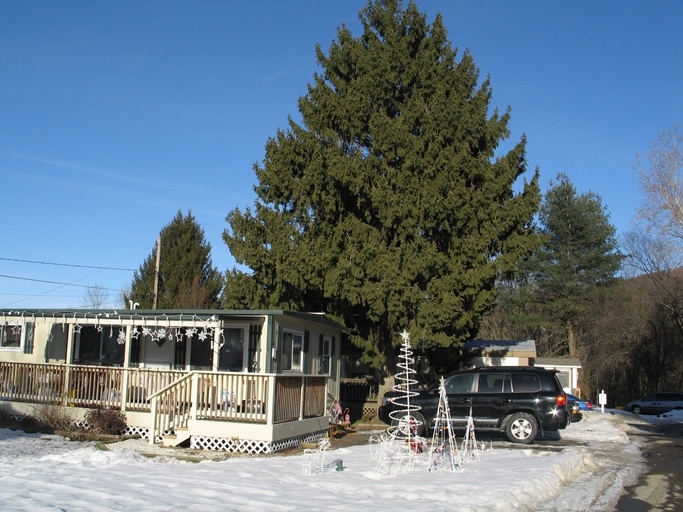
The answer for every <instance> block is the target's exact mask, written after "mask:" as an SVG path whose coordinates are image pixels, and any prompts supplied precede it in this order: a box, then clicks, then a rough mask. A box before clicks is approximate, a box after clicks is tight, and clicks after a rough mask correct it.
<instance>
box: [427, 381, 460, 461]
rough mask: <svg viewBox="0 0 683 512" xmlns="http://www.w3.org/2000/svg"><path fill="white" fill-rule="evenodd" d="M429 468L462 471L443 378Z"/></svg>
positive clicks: (440, 384)
mask: <svg viewBox="0 0 683 512" xmlns="http://www.w3.org/2000/svg"><path fill="white" fill-rule="evenodd" d="M427 468H428V469H427V470H428V471H459V470H461V469H462V467H461V466H460V457H459V455H458V443H457V441H456V438H455V434H454V433H453V424H452V423H451V409H450V407H449V406H448V395H447V393H446V385H445V383H444V380H443V377H441V381H440V383H439V407H438V409H437V411H436V417H435V418H434V433H433V434H432V443H431V445H430V447H429V465H428V467H427Z"/></svg>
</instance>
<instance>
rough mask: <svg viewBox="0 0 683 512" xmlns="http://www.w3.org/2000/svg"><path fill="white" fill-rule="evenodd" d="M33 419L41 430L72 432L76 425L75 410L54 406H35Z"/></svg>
mask: <svg viewBox="0 0 683 512" xmlns="http://www.w3.org/2000/svg"><path fill="white" fill-rule="evenodd" d="M31 417H32V418H33V419H34V420H35V422H36V423H37V425H35V427H36V428H38V429H41V430H48V431H55V430H70V429H72V428H73V424H74V415H73V410H71V409H67V408H66V407H62V406H59V405H54V404H34V405H33V406H32V408H31Z"/></svg>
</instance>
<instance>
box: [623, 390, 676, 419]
mask: <svg viewBox="0 0 683 512" xmlns="http://www.w3.org/2000/svg"><path fill="white" fill-rule="evenodd" d="M674 409H678V410H681V409H683V393H679V392H659V393H650V394H649V395H647V396H644V397H643V398H640V399H638V400H634V401H633V402H629V404H628V405H627V406H626V410H628V411H631V412H634V413H636V414H662V413H665V412H669V411H672V410H674Z"/></svg>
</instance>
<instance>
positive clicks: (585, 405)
mask: <svg viewBox="0 0 683 512" xmlns="http://www.w3.org/2000/svg"><path fill="white" fill-rule="evenodd" d="M567 400H568V401H569V400H571V401H572V402H576V403H577V404H579V409H581V410H582V411H592V410H593V402H591V401H590V400H581V399H580V398H578V397H576V396H574V395H570V394H569V393H567Z"/></svg>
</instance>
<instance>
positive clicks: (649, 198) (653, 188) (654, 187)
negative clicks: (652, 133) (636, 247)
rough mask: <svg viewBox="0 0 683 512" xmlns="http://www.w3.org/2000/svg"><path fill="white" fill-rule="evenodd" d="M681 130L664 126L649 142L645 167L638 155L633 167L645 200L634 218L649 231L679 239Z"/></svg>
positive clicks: (682, 223) (682, 222)
mask: <svg viewBox="0 0 683 512" xmlns="http://www.w3.org/2000/svg"><path fill="white" fill-rule="evenodd" d="M682 144H683V134H682V133H680V132H679V126H678V125H676V126H675V127H674V128H672V129H669V130H665V131H663V132H662V133H660V134H659V137H658V138H657V139H656V140H654V141H652V142H651V143H650V152H649V153H648V154H647V162H648V164H649V165H648V166H647V167H646V166H645V165H644V163H643V162H642V160H641V157H640V155H637V156H636V163H635V165H634V168H635V170H636V171H638V174H639V178H640V188H641V190H642V191H643V193H644V194H645V201H644V202H643V205H642V206H641V207H640V208H639V209H638V213H637V219H638V220H639V221H640V223H641V224H642V225H643V227H644V229H645V230H646V231H648V232H650V233H653V234H656V235H659V236H664V237H673V238H675V239H676V240H679V241H683V180H682V176H681V172H682V171H683V154H682V153H681V145H682Z"/></svg>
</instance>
